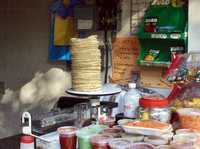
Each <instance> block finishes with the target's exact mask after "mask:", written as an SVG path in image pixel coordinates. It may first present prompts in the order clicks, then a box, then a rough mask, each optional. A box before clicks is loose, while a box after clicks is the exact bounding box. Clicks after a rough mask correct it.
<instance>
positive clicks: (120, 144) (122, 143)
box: [109, 138, 132, 149]
mask: <svg viewBox="0 0 200 149" xmlns="http://www.w3.org/2000/svg"><path fill="white" fill-rule="evenodd" d="M131 144H132V142H131V141H130V140H128V139H123V138H116V139H111V140H110V141H109V146H110V147H111V148H113V149H129V148H130V147H131Z"/></svg>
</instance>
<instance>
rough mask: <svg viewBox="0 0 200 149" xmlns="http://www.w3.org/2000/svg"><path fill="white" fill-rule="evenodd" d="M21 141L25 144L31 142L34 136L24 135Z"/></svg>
mask: <svg viewBox="0 0 200 149" xmlns="http://www.w3.org/2000/svg"><path fill="white" fill-rule="evenodd" d="M20 142H21V143H24V144H31V143H33V142H34V137H32V136H22V137H21V139H20Z"/></svg>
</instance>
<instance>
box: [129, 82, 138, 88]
mask: <svg viewBox="0 0 200 149" xmlns="http://www.w3.org/2000/svg"><path fill="white" fill-rule="evenodd" d="M128 87H129V88H136V83H129V84H128Z"/></svg>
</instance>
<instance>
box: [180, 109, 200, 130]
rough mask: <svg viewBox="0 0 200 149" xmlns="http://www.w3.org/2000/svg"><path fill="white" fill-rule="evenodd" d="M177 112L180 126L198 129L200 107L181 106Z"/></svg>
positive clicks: (199, 125) (199, 124) (199, 126)
mask: <svg viewBox="0 0 200 149" xmlns="http://www.w3.org/2000/svg"><path fill="white" fill-rule="evenodd" d="M177 112H178V115H179V119H180V127H181V128H183V129H191V130H194V131H200V109H193V108H181V109H178V110H177Z"/></svg>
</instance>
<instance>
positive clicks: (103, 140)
mask: <svg viewBox="0 0 200 149" xmlns="http://www.w3.org/2000/svg"><path fill="white" fill-rule="evenodd" d="M111 138H113V136H112V135H109V134H98V135H95V136H93V137H92V138H91V140H90V141H91V143H92V144H98V145H99V146H101V145H107V144H108V141H109V140H110V139H111Z"/></svg>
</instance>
